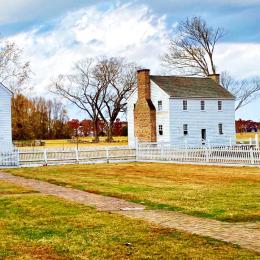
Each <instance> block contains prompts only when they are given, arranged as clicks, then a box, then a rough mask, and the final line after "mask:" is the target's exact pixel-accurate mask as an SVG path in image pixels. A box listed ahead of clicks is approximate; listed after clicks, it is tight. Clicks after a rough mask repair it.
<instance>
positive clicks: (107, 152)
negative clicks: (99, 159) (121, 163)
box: [106, 147, 109, 163]
mask: <svg viewBox="0 0 260 260" xmlns="http://www.w3.org/2000/svg"><path fill="white" fill-rule="evenodd" d="M106 158H107V163H109V151H108V147H106Z"/></svg>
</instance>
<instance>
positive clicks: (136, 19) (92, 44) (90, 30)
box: [10, 5, 168, 92]
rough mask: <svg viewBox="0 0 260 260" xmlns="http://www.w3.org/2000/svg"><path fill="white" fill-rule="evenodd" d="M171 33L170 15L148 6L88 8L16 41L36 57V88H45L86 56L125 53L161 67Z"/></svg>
mask: <svg viewBox="0 0 260 260" xmlns="http://www.w3.org/2000/svg"><path fill="white" fill-rule="evenodd" d="M167 33H168V29H167V28H166V23H165V21H164V17H157V16H155V15H154V14H152V13H150V11H149V10H148V8H147V7H146V6H140V5H139V6H133V5H120V6H117V7H115V8H112V9H110V10H108V11H100V10H97V9H96V8H94V7H91V8H84V9H81V10H79V11H77V12H72V13H69V14H68V15H67V16H65V17H64V18H63V19H62V20H60V21H59V23H58V24H57V25H56V26H55V28H54V29H53V30H51V31H50V32H45V33H44V32H40V28H38V29H34V30H32V31H30V32H26V33H20V34H17V35H15V36H13V37H11V38H10V39H11V40H13V41H15V42H16V43H17V44H18V45H19V46H20V47H21V48H22V49H23V50H24V54H25V56H26V57H27V58H28V59H29V60H30V61H31V67H32V70H33V72H34V74H35V75H34V79H33V81H34V84H35V87H36V90H37V91H41V92H42V91H43V90H44V87H46V86H47V85H48V83H49V80H50V78H51V77H54V76H57V75H58V74H60V73H67V72H68V71H69V70H70V68H71V67H72V66H73V65H74V63H75V62H76V61H78V60H80V59H82V58H85V57H93V56H102V55H107V56H121V57H126V58H127V59H129V60H130V61H136V62H137V63H138V64H140V65H142V66H147V67H149V68H151V69H153V71H154V72H156V71H159V69H160V61H159V55H160V54H161V53H162V52H163V50H164V49H165V48H166V46H167Z"/></svg>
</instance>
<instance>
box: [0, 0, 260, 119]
mask: <svg viewBox="0 0 260 260" xmlns="http://www.w3.org/2000/svg"><path fill="white" fill-rule="evenodd" d="M194 15H199V16H202V17H203V18H205V19H206V20H207V21H208V23H210V24H211V25H213V26H220V27H223V28H225V31H226V35H225V37H224V39H223V40H222V42H221V43H220V44H219V46H218V48H217V51H216V61H217V65H218V69H219V71H223V70H226V71H229V72H230V73H231V74H232V75H233V76H234V77H236V78H238V79H245V78H252V77H255V76H260V70H259V68H260V26H259V21H260V0H226V1H225V0H219V1H217V2H216V1H212V0H193V1H191V0H182V1H179V0H178V1H177V0H161V1H160V0H139V1H137V0H133V1H99V0H52V1H49V0H37V1H35V0H15V1H8V2H7V1H6V0H0V33H1V34H2V36H3V37H6V38H8V39H10V40H13V41H15V42H17V44H18V45H19V46H20V47H21V48H22V49H23V50H24V55H25V57H26V59H28V60H30V61H31V66H32V70H33V72H34V74H33V78H32V84H33V85H34V86H35V93H36V94H42V93H46V91H47V88H48V85H49V83H50V79H51V78H52V77H55V76H57V75H58V74H60V73H66V72H68V71H69V70H70V69H71V67H72V66H73V64H74V63H75V62H76V61H77V60H79V59H82V58H84V57H93V56H100V55H108V56H112V55H113V56H124V57H126V58H128V59H129V60H132V61H135V62H137V63H138V64H140V65H142V66H146V67H148V68H150V69H151V70H152V73H154V74H159V73H162V72H163V68H162V67H161V64H160V58H159V57H160V55H162V53H164V52H165V51H166V49H167V46H168V35H170V34H172V32H173V28H174V26H176V24H177V23H178V21H180V20H182V19H184V18H185V17H187V16H194ZM236 117H237V118H238V117H243V118H252V119H255V120H260V100H257V101H255V102H254V103H252V104H251V105H249V106H247V107H246V108H244V109H241V110H240V111H239V112H238V113H237V115H236Z"/></svg>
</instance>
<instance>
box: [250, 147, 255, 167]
mask: <svg viewBox="0 0 260 260" xmlns="http://www.w3.org/2000/svg"><path fill="white" fill-rule="evenodd" d="M250 161H251V164H255V158H254V151H253V148H252V147H251V148H250Z"/></svg>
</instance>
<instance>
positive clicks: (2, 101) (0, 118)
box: [0, 83, 13, 152]
mask: <svg viewBox="0 0 260 260" xmlns="http://www.w3.org/2000/svg"><path fill="white" fill-rule="evenodd" d="M12 95H13V93H12V92H11V91H10V90H9V89H8V88H6V87H5V86H4V85H3V84H2V83H0V152H5V151H9V150H11V149H12V117H11V98H12Z"/></svg>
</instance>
